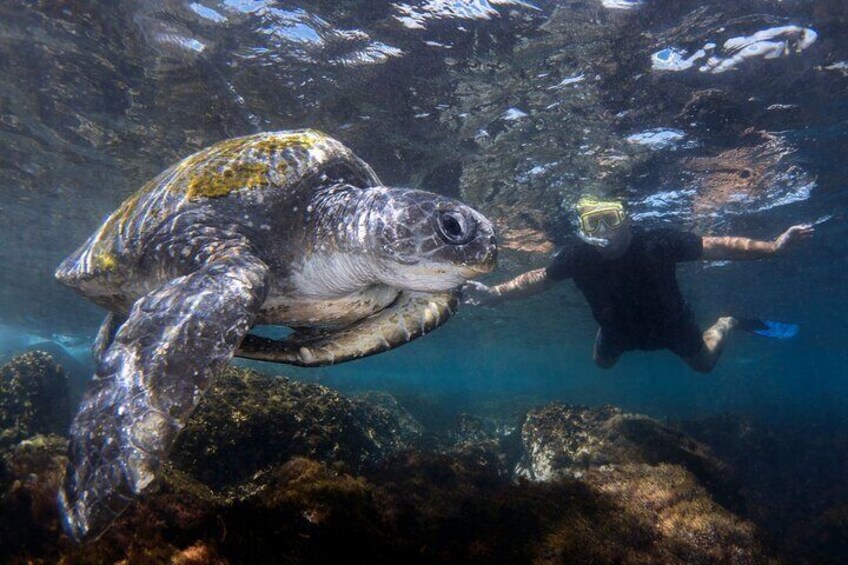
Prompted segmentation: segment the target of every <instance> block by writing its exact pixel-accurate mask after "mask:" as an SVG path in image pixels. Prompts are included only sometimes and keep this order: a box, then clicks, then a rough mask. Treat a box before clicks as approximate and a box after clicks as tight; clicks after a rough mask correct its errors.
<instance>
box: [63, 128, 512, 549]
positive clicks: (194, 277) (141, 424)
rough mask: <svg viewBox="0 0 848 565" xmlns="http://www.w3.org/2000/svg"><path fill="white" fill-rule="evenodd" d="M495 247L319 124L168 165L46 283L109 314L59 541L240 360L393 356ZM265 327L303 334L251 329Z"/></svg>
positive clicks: (101, 507) (165, 442) (106, 515)
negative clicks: (385, 177) (383, 174)
mask: <svg viewBox="0 0 848 565" xmlns="http://www.w3.org/2000/svg"><path fill="white" fill-rule="evenodd" d="M496 253H497V245H496V242H495V237H494V233H493V228H492V224H491V223H490V222H489V221H488V220H487V219H486V218H485V217H484V216H482V215H481V214H480V213H479V212H477V211H475V210H473V209H472V208H470V207H468V206H466V205H464V204H462V203H461V202H459V201H457V200H454V199H452V198H447V197H444V196H440V195H437V194H433V193H430V192H425V191H421V190H411V189H403V188H389V187H385V186H382V184H381V183H380V180H379V179H378V178H377V176H376V175H375V174H374V172H373V171H372V170H371V168H370V167H369V166H368V165H367V164H366V163H365V162H363V161H362V160H361V159H359V158H358V157H356V156H355V155H354V154H353V153H352V152H351V151H350V150H349V149H348V148H347V147H345V146H344V145H342V144H341V143H340V142H338V141H336V140H334V139H332V138H330V137H328V136H326V135H324V134H322V133H320V132H317V131H314V130H297V131H283V132H275V133H260V134H256V135H250V136H247V137H240V138H235V139H230V140H225V141H222V142H219V143H217V144H215V145H213V146H211V147H208V148H206V149H203V150H201V151H199V152H197V153H195V154H194V155H191V156H190V157H187V158H186V159H184V160H182V161H180V162H179V163H177V164H176V165H174V166H172V167H170V168H169V169H167V170H166V171H164V172H163V173H161V174H160V175H159V176H157V177H156V178H154V179H153V180H151V181H150V182H149V183H147V184H146V185H144V186H143V187H142V188H141V189H140V190H139V191H138V192H136V193H135V194H134V195H132V196H130V197H129V198H128V199H127V200H126V201H124V203H123V204H122V205H121V207H120V208H119V209H118V210H117V211H116V212H114V213H113V214H112V215H111V216H110V217H109V218H108V219H107V220H106V221H105V222H104V223H103V225H102V226H101V227H100V228H99V229H98V230H97V231H96V232H95V233H94V234H93V235H92V236H91V238H89V240H88V241H87V242H86V243H85V244H84V245H83V246H82V247H81V248H80V249H79V250H78V251H77V252H76V253H74V254H73V255H71V256H70V257H68V258H67V259H66V260H65V261H64V262H63V263H62V264H61V265H60V266H59V268H58V270H57V272H56V277H57V278H58V279H59V280H60V281H61V282H63V283H64V284H66V285H69V286H71V287H73V288H74V289H76V290H77V291H78V292H80V293H81V294H83V295H84V296H85V297H86V298H88V299H90V300H92V301H93V302H95V303H97V304H99V305H101V306H104V307H106V308H107V309H108V310H109V314H108V316H107V317H106V320H105V321H104V323H103V326H102V327H101V329H100V332H99V333H98V337H97V339H96V341H95V346H94V350H95V351H94V352H95V357H96V361H97V363H98V368H97V371H96V374H95V376H94V378H93V381H92V383H91V385H90V389H89V390H88V392H87V393H86V395H85V398H84V399H83V401H82V405H81V407H80V411H79V413H78V414H77V415H76V418H75V419H74V422H73V425H72V427H71V433H70V445H69V463H68V470H67V474H66V477H65V482H64V485H63V488H62V490H61V492H60V493H59V500H60V505H61V507H62V512H63V515H64V518H65V523H66V528H67V530H68V532H69V533H70V534H71V535H72V536H73V537H74V538H77V539H81V538H83V537H85V536H87V535H91V534H93V533H96V532H99V531H101V530H102V529H103V528H104V527H106V526H108V525H109V524H110V523H111V522H112V520H113V519H114V517H116V516H117V515H118V514H119V513H120V512H122V511H123V510H124V509H125V508H126V507H127V506H128V505H129V504H130V502H131V501H132V499H133V497H134V496H136V495H138V494H140V493H144V492H147V491H149V490H150V489H151V487H152V485H153V484H154V479H155V478H156V475H157V472H158V470H159V469H160V466H161V464H162V462H163V460H165V458H166V457H167V456H168V453H169V450H170V448H171V446H172V445H173V443H174V440H175V437H176V435H177V433H179V431H180V429H182V427H183V426H184V425H185V423H186V420H187V419H188V417H189V416H190V415H191V413H192V411H193V410H194V409H195V407H196V406H197V404H198V403H199V402H200V400H201V398H202V397H203V393H204V391H206V389H207V388H208V387H209V384H210V381H211V380H212V379H213V378H214V376H215V375H216V373H217V372H218V371H219V370H220V369H221V367H222V365H223V364H224V363H225V362H226V361H227V360H228V359H230V358H231V357H232V356H233V355H234V354H236V355H239V356H242V357H250V358H254V359H263V360H269V361H276V362H281V363H290V364H295V365H303V366H318V365H326V364H331V363H339V362H342V361H347V360H350V359H355V358H359V357H364V356H366V355H371V354H374V353H379V352H381V351H385V350H388V349H391V348H393V347H397V346H399V345H402V344H404V343H407V342H408V341H410V340H412V339H415V338H417V337H420V336H422V335H424V334H425V333H427V332H429V331H431V330H432V329H434V328H436V327H438V326H439V325H441V324H443V323H444V322H445V321H446V320H447V319H448V318H449V317H450V316H451V314H452V313H453V312H454V310H455V308H456V306H457V292H458V291H457V289H458V287H460V286H461V285H462V284H463V283H464V282H465V281H466V280H467V279H469V278H471V277H474V276H476V275H479V274H482V273H486V272H488V271H491V269H492V268H493V267H494V264H495V259H496ZM259 324H267V325H285V326H289V327H291V328H294V329H295V332H294V333H293V334H292V335H291V336H290V337H288V339H285V340H283V341H274V340H270V339H266V338H262V337H258V336H254V335H252V334H250V335H249V334H248V330H249V329H250V328H251V327H252V326H254V325H259ZM237 350H238V351H237Z"/></svg>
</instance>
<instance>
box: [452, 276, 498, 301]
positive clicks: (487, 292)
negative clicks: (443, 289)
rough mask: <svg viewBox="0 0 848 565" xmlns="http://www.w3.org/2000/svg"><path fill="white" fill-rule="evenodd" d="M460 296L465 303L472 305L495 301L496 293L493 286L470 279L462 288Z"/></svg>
mask: <svg viewBox="0 0 848 565" xmlns="http://www.w3.org/2000/svg"><path fill="white" fill-rule="evenodd" d="M460 297H461V298H462V303H463V304H468V305H470V306H484V305H486V304H491V303H492V302H493V301H494V298H495V294H494V293H493V292H492V288H491V287H489V286H486V285H485V284H483V283H481V282H477V281H468V282H466V283H465V284H464V285H462V288H461V289H460Z"/></svg>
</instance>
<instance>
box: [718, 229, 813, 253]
mask: <svg viewBox="0 0 848 565" xmlns="http://www.w3.org/2000/svg"><path fill="white" fill-rule="evenodd" d="M814 232H815V229H814V228H813V227H812V226H806V225H799V226H792V227H791V228H789V229H788V230H786V231H785V232H783V233H782V234H781V235H780V236H779V237H778V238H777V239H775V240H774V241H759V240H756V239H748V238H747V237H704V238H703V245H704V252H703V255H702V258H703V259H706V260H708V261H715V260H735V261H738V260H746V259H763V258H765V257H774V256H776V255H781V254H783V253H785V252H786V251H788V250H789V249H791V248H792V247H794V246H795V245H796V244H797V243H798V242H800V241H803V240H806V239H809V238H811V237H812V236H813V233H814Z"/></svg>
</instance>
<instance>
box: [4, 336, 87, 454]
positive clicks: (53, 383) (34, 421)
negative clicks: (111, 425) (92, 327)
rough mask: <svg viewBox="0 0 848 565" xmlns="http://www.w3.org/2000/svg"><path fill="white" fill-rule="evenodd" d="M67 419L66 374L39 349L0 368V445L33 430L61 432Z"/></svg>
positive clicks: (68, 421)
mask: <svg viewBox="0 0 848 565" xmlns="http://www.w3.org/2000/svg"><path fill="white" fill-rule="evenodd" d="M70 423H71V408H70V401H69V397H68V377H67V375H66V374H65V370H64V369H63V368H62V366H61V365H59V364H58V363H56V362H55V361H54V360H53V358H52V357H51V356H50V355H48V354H47V353H44V352H42V351H31V352H28V353H24V354H23V355H19V356H17V357H15V358H13V359H12V360H11V361H9V363H7V364H6V365H4V366H3V367H2V368H0V446H2V445H4V444H9V443H16V442H18V441H20V440H22V439H25V438H28V437H31V436H34V435H37V434H58V435H65V434H67V432H68V427H69V426H70Z"/></svg>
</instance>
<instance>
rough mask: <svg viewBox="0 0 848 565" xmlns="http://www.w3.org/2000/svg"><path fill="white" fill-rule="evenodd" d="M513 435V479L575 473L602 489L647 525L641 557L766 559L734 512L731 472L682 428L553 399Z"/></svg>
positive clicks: (555, 478) (752, 531)
mask: <svg viewBox="0 0 848 565" xmlns="http://www.w3.org/2000/svg"><path fill="white" fill-rule="evenodd" d="M521 435H522V442H523V445H524V457H523V459H522V460H521V461H520V462H519V464H518V465H517V467H516V474H517V475H518V476H519V477H524V478H527V479H530V480H533V481H537V482H561V481H563V480H565V481H568V480H577V481H578V482H580V483H581V484H584V485H586V486H588V487H589V488H590V489H592V491H594V492H596V493H598V494H601V495H605V496H606V497H607V499H608V500H609V501H610V502H611V503H612V504H613V505H614V506H616V507H618V508H619V510H620V512H621V513H622V514H623V515H624V516H627V520H626V521H627V522H628V523H630V522H632V523H633V524H639V525H640V527H641V528H643V529H646V530H647V531H648V532H649V536H648V537H649V538H650V539H651V540H652V542H651V547H652V548H651V550H650V551H649V554H650V555H651V557H650V559H649V561H651V562H662V563H753V562H759V561H763V560H764V558H763V557H762V550H761V547H760V544H761V542H760V536H759V533H758V531H757V528H756V527H755V526H754V524H753V523H751V522H749V521H747V520H745V519H743V518H741V517H739V516H737V515H736V514H734V512H733V510H736V509H738V508H739V507H741V506H742V505H741V503H740V499H739V498H738V490H739V488H738V486H739V485H738V483H737V482H736V479H735V477H734V475H733V473H732V472H731V471H730V469H729V468H728V467H727V466H726V465H725V464H723V463H722V462H721V461H719V460H718V459H717V458H715V456H713V455H712V453H711V452H710V450H709V449H708V448H707V447H706V446H704V445H703V444H700V443H698V442H696V441H695V440H693V439H692V438H690V437H689V436H687V435H685V434H684V433H682V432H680V431H677V430H674V429H672V428H669V427H667V426H664V425H662V424H660V423H659V422H656V421H655V420H653V419H651V418H648V417H647V416H642V415H637V414H627V413H625V412H623V411H622V410H620V409H619V408H615V407H612V406H605V407H602V408H598V409H590V408H583V407H574V406H568V405H562V404H551V405H548V406H545V407H542V408H538V409H536V410H533V411H531V412H530V413H529V414H528V416H527V419H526V421H525V422H524V426H523V427H522V434H521ZM563 535H565V534H563ZM552 539H553V541H551V543H553V544H554V546H556V545H557V543H565V544H566V545H569V544H570V543H571V542H570V541H568V540H569V538H568V536H565V538H564V539H563V540H560V541H559V542H557V541H556V537H554V538H552ZM634 549H635V548H634ZM551 551H552V552H553V553H554V554H556V553H557V551H556V550H555V548H551ZM632 558H633V559H632V560H636V561H638V559H636V555H635V554H632Z"/></svg>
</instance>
